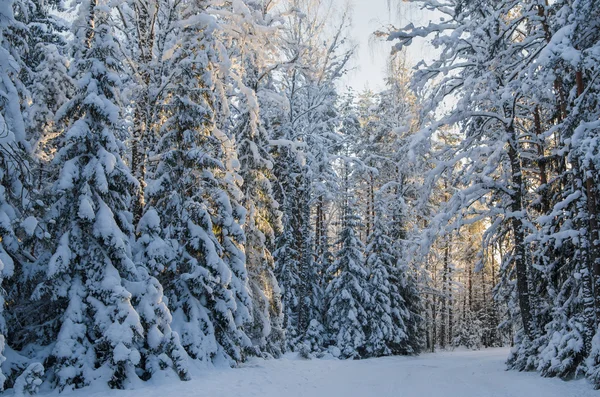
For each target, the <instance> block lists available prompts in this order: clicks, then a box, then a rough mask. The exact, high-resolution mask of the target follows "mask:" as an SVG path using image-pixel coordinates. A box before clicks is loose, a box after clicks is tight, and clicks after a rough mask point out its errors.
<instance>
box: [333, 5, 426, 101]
mask: <svg viewBox="0 0 600 397" xmlns="http://www.w3.org/2000/svg"><path fill="white" fill-rule="evenodd" d="M334 1H335V3H337V4H339V6H340V7H343V5H344V4H345V3H346V2H347V0H334ZM390 3H391V9H390V7H388V0H351V4H352V7H353V18H352V31H351V38H352V40H353V41H354V42H355V43H356V44H358V51H357V54H356V56H355V57H354V59H353V60H352V64H351V67H352V68H353V70H352V71H351V72H350V73H349V74H348V75H347V76H346V78H345V79H344V81H343V85H348V86H350V87H352V88H353V89H355V90H356V91H362V90H363V89H365V88H366V87H368V88H370V89H372V90H378V89H381V88H383V79H384V77H385V67H386V60H387V57H388V55H389V54H390V51H391V48H392V42H388V41H383V40H376V41H375V42H373V40H371V35H372V33H373V32H374V31H376V30H378V29H379V28H381V27H383V26H388V25H390V24H392V25H394V26H396V27H404V26H406V25H407V24H408V23H410V22H412V23H414V24H415V25H420V24H427V22H428V20H429V19H430V17H428V16H426V15H425V14H424V13H423V12H421V11H420V10H419V9H418V8H417V7H416V6H415V5H414V4H410V3H407V2H403V1H402V0H390ZM431 50H432V48H431V47H430V46H428V45H426V44H425V43H424V42H422V41H421V42H418V41H415V42H414V44H413V45H412V46H411V47H410V49H409V51H408V54H407V56H408V58H409V64H415V63H416V62H417V61H419V60H420V59H423V58H426V57H427V53H428V52H429V53H430V52H431Z"/></svg>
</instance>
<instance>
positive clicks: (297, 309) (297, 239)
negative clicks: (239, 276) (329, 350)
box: [274, 147, 322, 350]
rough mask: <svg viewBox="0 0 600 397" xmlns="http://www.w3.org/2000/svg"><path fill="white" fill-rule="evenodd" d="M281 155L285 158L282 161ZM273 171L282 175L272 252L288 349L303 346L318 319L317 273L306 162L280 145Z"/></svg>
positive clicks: (319, 300) (318, 288)
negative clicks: (279, 220) (277, 232)
mask: <svg viewBox="0 0 600 397" xmlns="http://www.w3.org/2000/svg"><path fill="white" fill-rule="evenodd" d="M282 157H285V158H287V159H288V161H286V162H282V161H281V159H282ZM276 159H277V160H276V161H277V162H278V167H277V168H276V169H275V172H276V173H277V174H278V175H280V176H281V179H278V180H279V183H280V186H281V189H282V202H283V206H282V212H283V222H282V223H283V228H282V229H283V230H282V233H281V235H280V236H279V237H278V239H277V249H276V250H275V252H274V257H275V260H276V276H277V280H278V281H279V283H280V286H281V289H282V299H283V307H284V321H285V329H286V333H287V343H288V347H289V348H290V349H291V350H296V349H297V347H299V346H303V345H304V343H303V339H304V336H305V333H306V331H307V329H308V327H309V324H310V322H311V321H312V320H315V321H317V322H319V323H320V322H321V321H322V320H321V311H320V302H321V299H322V298H321V297H322V293H321V289H320V286H321V284H320V281H319V279H320V275H319V274H318V272H317V269H316V267H315V265H314V257H313V234H312V231H311V223H310V204H309V200H310V196H309V194H310V185H309V181H308V179H307V178H306V176H305V175H306V174H305V173H306V172H307V170H306V166H302V165H301V164H300V162H299V161H300V159H298V157H297V153H294V151H293V150H292V149H291V148H289V147H288V148H280V149H278V152H277V157H276Z"/></svg>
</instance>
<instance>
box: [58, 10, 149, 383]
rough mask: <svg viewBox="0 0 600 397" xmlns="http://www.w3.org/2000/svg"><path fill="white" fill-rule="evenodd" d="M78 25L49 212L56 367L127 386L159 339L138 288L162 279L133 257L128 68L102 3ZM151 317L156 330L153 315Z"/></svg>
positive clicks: (73, 378) (61, 377)
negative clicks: (125, 156)
mask: <svg viewBox="0 0 600 397" xmlns="http://www.w3.org/2000/svg"><path fill="white" fill-rule="evenodd" d="M75 26H79V27H80V29H79V30H77V31H76V32H75V34H76V37H77V38H78V39H79V40H81V43H80V45H78V46H77V53H76V55H75V61H74V63H73V74H74V75H75V77H76V78H77V79H78V80H77V90H76V94H75V96H74V97H73V99H71V100H70V101H69V102H67V103H66V104H65V105H64V106H63V107H62V108H61V109H60V111H59V115H60V119H61V120H62V121H63V122H65V123H66V124H67V131H66V133H65V134H64V136H62V137H61V139H63V143H62V144H61V149H60V151H59V152H58V154H57V155H56V157H55V159H54V161H55V162H56V164H57V166H58V167H59V168H60V175H59V177H58V180H57V181H56V182H55V184H54V187H53V189H52V194H53V204H52V208H51V211H50V213H49V217H50V218H51V222H50V223H51V224H53V226H52V233H53V234H54V235H56V236H58V244H57V246H56V248H55V249H54V254H53V255H52V257H51V258H50V260H49V262H48V265H47V276H48V288H47V291H49V292H50V294H51V295H50V296H51V298H52V299H54V300H56V301H57V302H58V303H59V304H60V303H62V304H61V305H60V309H59V310H60V311H59V313H60V319H59V323H60V331H59V333H58V335H57V339H56V344H55V346H54V348H53V350H52V357H53V359H54V360H55V361H54V362H55V364H54V365H53V370H54V373H55V374H56V378H55V382H56V384H57V386H58V387H59V388H60V389H63V388H65V387H82V386H86V385H88V384H90V383H91V382H92V381H93V380H95V379H102V380H104V381H105V382H107V383H108V384H109V386H111V387H114V388H123V387H125V386H126V385H127V384H128V381H131V380H133V379H135V378H137V375H136V367H138V366H140V365H141V366H142V367H143V366H145V362H146V360H147V359H148V357H147V356H146V354H148V351H147V350H146V349H145V347H144V346H151V347H157V346H158V345H159V344H158V343H156V341H155V337H156V335H154V334H153V333H147V332H146V331H147V330H145V329H144V327H143V325H142V323H141V321H140V316H139V314H138V312H137V311H136V308H135V307H134V303H135V302H136V300H137V302H138V303H139V302H143V300H144V297H141V298H140V294H142V295H143V292H140V291H136V290H135V288H132V287H134V285H135V284H136V283H138V284H139V283H142V284H146V283H147V284H149V285H152V284H153V283H154V280H152V279H149V278H148V277H147V276H146V275H145V273H144V269H143V268H142V269H137V268H136V266H135V264H134V262H133V260H132V253H131V247H130V236H131V235H132V233H133V230H132V225H131V214H130V213H129V212H128V211H127V209H128V207H129V203H130V197H131V192H132V189H134V188H135V186H136V185H137V182H136V180H135V179H134V178H133V177H132V175H131V173H130V171H129V169H128V167H127V166H126V165H125V163H124V162H123V160H122V157H121V156H122V153H123V149H124V147H123V144H122V142H121V141H119V139H118V138H117V137H116V135H118V133H119V129H120V128H121V126H122V118H121V117H122V116H121V112H120V103H119V91H120V79H119V76H118V72H119V66H120V65H119V62H118V61H117V59H116V42H115V40H114V38H113V35H112V27H111V25H110V22H109V16H108V14H107V12H106V9H105V7H104V5H102V4H99V3H98V2H97V1H96V0H92V1H90V2H87V3H85V4H82V5H81V6H80V8H79V18H78V21H77V23H76V24H75ZM130 288H132V289H133V292H134V293H135V298H134V297H132V293H131V291H129V289H130ZM158 292H159V291H158ZM156 298H157V297H156V296H152V297H146V298H145V299H149V300H154V299H156ZM158 300H159V301H160V298H159V299H158ZM140 308H141V309H143V310H146V309H147V308H145V307H140ZM144 318H145V320H146V321H145V323H146V325H148V326H151V325H152V324H151V321H150V319H149V315H148V313H147V312H145V313H144Z"/></svg>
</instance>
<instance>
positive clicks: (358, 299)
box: [325, 193, 373, 358]
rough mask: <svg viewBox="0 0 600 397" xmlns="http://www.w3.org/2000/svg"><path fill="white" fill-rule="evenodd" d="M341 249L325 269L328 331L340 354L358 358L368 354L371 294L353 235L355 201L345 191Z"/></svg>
mask: <svg viewBox="0 0 600 397" xmlns="http://www.w3.org/2000/svg"><path fill="white" fill-rule="evenodd" d="M346 200H347V201H346V203H345V204H344V207H343V209H344V216H343V224H342V230H341V232H340V239H339V244H340V245H341V248H340V250H339V251H338V252H337V253H336V260H335V262H334V263H333V264H332V265H331V267H330V268H329V269H327V272H328V273H329V274H330V275H331V277H332V280H331V282H330V283H329V285H328V286H327V290H326V292H325V294H326V295H325V296H326V302H327V311H326V314H325V320H326V326H327V332H328V333H329V335H330V338H331V340H332V342H333V344H334V345H335V346H337V348H339V349H340V352H341V357H343V358H361V357H365V356H366V355H367V332H368V327H369V315H368V314H367V310H368V309H369V305H370V304H371V302H372V300H373V297H372V296H371V294H370V291H369V279H368V274H367V270H366V269H365V260H364V256H363V251H364V245H363V243H362V242H361V241H360V239H359V238H358V236H357V235H356V229H357V228H358V226H359V218H358V217H357V216H356V215H355V214H354V208H353V206H354V205H355V203H354V200H353V199H352V197H351V195H350V194H349V193H347V194H346Z"/></svg>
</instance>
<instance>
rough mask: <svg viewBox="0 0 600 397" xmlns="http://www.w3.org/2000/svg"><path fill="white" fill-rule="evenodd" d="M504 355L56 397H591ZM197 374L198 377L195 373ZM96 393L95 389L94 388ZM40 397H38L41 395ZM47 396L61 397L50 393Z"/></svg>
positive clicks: (307, 368)
mask: <svg viewBox="0 0 600 397" xmlns="http://www.w3.org/2000/svg"><path fill="white" fill-rule="evenodd" d="M508 352H509V350H508V349H506V348H504V349H486V350H481V351H454V352H441V353H433V354H432V353H425V354H422V355H421V356H418V357H385V358H377V359H369V360H360V361H354V360H345V361H340V360H337V359H314V360H302V359H299V358H297V356H296V355H294V354H288V355H286V356H285V357H284V358H282V359H279V360H262V359H253V360H250V361H249V362H247V363H245V364H242V365H241V366H240V367H239V368H235V369H224V368H211V369H206V368H204V369H202V371H199V369H197V370H198V372H197V373H195V374H194V379H193V380H191V381H189V382H181V381H178V380H174V379H168V378H166V379H165V378H163V379H161V380H160V381H158V382H157V381H152V380H151V381H149V382H147V383H143V384H142V385H138V388H136V389H135V390H121V391H116V390H103V391H98V390H97V389H96V391H94V390H90V388H88V389H84V390H78V391H73V392H63V394H61V395H60V396H61V397H64V396H69V397H103V396H111V397H170V396H173V397H203V396H207V397H209V396H210V397H226V396H227V397H231V396H234V397H253V396H260V397H337V396H340V397H342V396H343V397H371V396H372V397H436V396H440V397H441V396H443V397H537V396H543V397H588V396H589V397H591V396H597V395H598V392H597V391H594V390H593V389H592V387H591V385H590V384H589V383H588V382H587V381H585V380H578V381H569V382H564V381H561V380H559V379H548V378H542V377H540V376H539V374H537V373H523V372H515V371H505V369H504V368H505V366H504V361H505V359H506V357H507V356H508ZM194 372H195V371H194ZM91 389H93V387H92V388H91ZM42 395H43V394H42ZM52 395H58V394H57V393H56V392H53V393H52ZM46 396H49V395H47V394H46Z"/></svg>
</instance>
